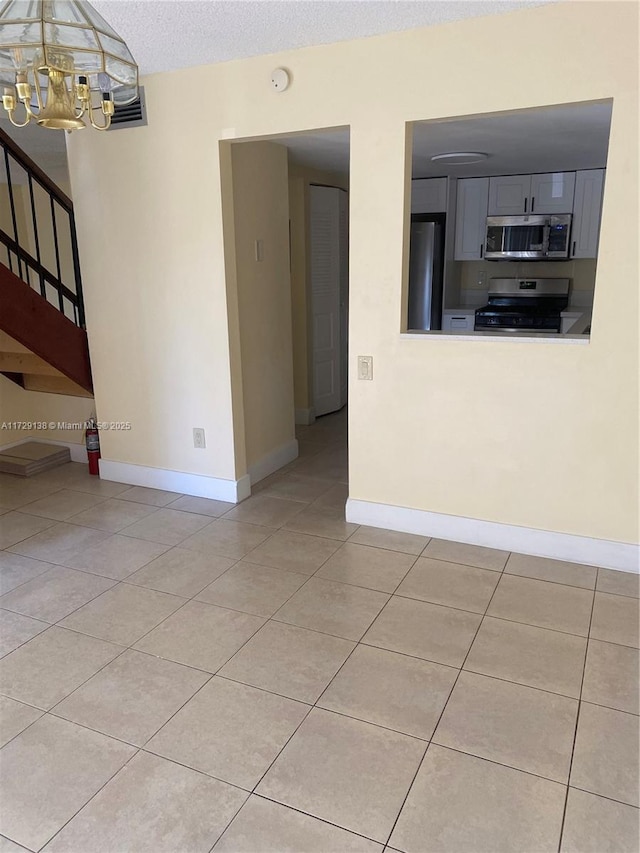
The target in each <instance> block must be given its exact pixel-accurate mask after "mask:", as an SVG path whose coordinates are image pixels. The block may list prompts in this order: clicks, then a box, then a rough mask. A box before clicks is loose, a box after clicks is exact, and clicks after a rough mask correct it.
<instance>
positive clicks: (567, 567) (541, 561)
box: [505, 554, 598, 589]
mask: <svg viewBox="0 0 640 853" xmlns="http://www.w3.org/2000/svg"><path fill="white" fill-rule="evenodd" d="M505 572H507V573H508V574H511V575H520V576H521V577H525V578H537V579H538V580H541V581H552V582H553V583H562V584H566V585H567V586H580V587H583V588H584V589H595V585H596V575H597V574H598V569H597V568H596V567H595V566H584V565H582V564H579V563H566V562H564V561H563V560H550V559H547V558H546V557H532V556H530V555H528V554H511V556H510V557H509V559H508V560H507V565H506V566H505Z"/></svg>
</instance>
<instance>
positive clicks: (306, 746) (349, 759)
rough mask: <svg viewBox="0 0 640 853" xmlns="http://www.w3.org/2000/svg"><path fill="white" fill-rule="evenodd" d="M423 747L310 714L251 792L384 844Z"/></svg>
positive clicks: (386, 733) (317, 713) (331, 716)
mask: <svg viewBox="0 0 640 853" xmlns="http://www.w3.org/2000/svg"><path fill="white" fill-rule="evenodd" d="M424 748H425V745H424V742H423V741H419V740H416V739H414V738H410V737H407V736H406V735H401V734H398V733H397V732H391V731H388V730H387V729H381V728H380V727H378V726H372V725H370V724H369V723H363V722H361V721H360V720H352V719H350V718H349V717H343V716H341V715H339V714H332V713H331V712H329V711H322V710H319V709H314V710H313V711H311V714H310V715H309V717H308V718H307V719H306V720H305V722H304V723H303V724H302V726H301V727H300V729H299V730H298V731H297V732H296V734H295V735H294V737H293V738H292V739H291V740H290V742H289V743H288V744H287V746H286V747H285V748H284V750H283V751H282V753H281V754H280V755H279V756H278V759H277V760H276V762H275V763H274V765H273V767H272V768H271V769H270V770H269V772H268V773H267V774H266V776H265V778H264V779H263V780H262V782H261V783H260V784H259V785H258V788H257V793H259V794H264V795H265V796H266V797H269V798H270V799H274V800H277V801H278V802H280V803H283V804H284V805H289V806H292V807H293V808H295V809H298V810H300V811H303V812H306V813H307V814H311V815H314V816H315V817H319V818H321V819H323V820H327V821H329V822H331V823H334V824H336V825H338V826H341V827H343V828H344V829H348V830H351V831H352V832H357V833H359V834H361V835H366V836H368V837H369V838H372V839H374V840H376V841H381V842H384V841H386V839H387V836H388V835H389V833H390V831H391V828H392V826H393V823H394V821H395V819H396V817H397V815H398V813H399V811H400V808H401V807H402V802H403V800H404V797H405V796H406V794H407V791H408V790H409V787H410V785H411V782H412V780H413V776H414V774H415V772H416V770H417V769H418V765H419V764H420V760H421V759H422V756H423V753H424ZM309 768H313V772H309Z"/></svg>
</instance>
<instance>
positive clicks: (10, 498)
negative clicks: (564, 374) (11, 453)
mask: <svg viewBox="0 0 640 853" xmlns="http://www.w3.org/2000/svg"><path fill="white" fill-rule="evenodd" d="M60 488H61V487H60V486H59V485H56V484H52V483H48V482H44V480H43V478H42V476H39V477H35V478H33V477H30V478H29V479H23V478H22V477H11V476H10V475H9V474H3V475H2V476H1V477H0V507H2V508H3V509H8V510H11V509H18V507H21V506H25V504H30V503H33V501H37V500H39V499H40V498H43V497H45V496H46V495H50V494H52V493H53V492H57V491H58V490H59V489H60Z"/></svg>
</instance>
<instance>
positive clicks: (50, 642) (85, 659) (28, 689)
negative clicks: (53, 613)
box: [0, 626, 122, 710]
mask: <svg viewBox="0 0 640 853" xmlns="http://www.w3.org/2000/svg"><path fill="white" fill-rule="evenodd" d="M121 652H122V648H121V647H120V646H116V645H113V644H112V643H105V642H103V641H102V640H96V639H94V638H93V637H87V636H85V635H84V634H76V633H75V632H74V631H65V630H64V628H57V627H55V626H53V627H51V628H49V630H48V631H45V632H44V633H42V634H39V635H38V636H37V637H34V638H33V639H32V640H29V642H28V643H25V644H24V645H23V646H20V648H19V649H16V650H15V651H14V652H11V654H9V655H7V656H6V657H5V658H2V660H1V661H0V691H2V693H4V695H5V696H10V697H11V698H12V699H17V700H18V701H20V702H26V703H27V704H29V705H35V706H36V707H38V708H43V709H44V710H48V709H50V708H53V706H54V705H55V704H57V703H58V702H60V701H61V700H62V699H64V697H65V696H68V695H69V693H71V691H72V690H75V689H76V687H79V686H80V685H81V684H82V683H83V682H84V681H86V680H87V679H88V678H91V676H92V675H94V674H95V673H96V672H97V671H98V670H99V669H101V668H102V667H103V666H105V664H107V663H109V661H112V660H113V659H114V658H115V657H117V656H118V655H119V654H120V653H121Z"/></svg>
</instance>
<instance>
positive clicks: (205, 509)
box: [167, 495, 234, 518]
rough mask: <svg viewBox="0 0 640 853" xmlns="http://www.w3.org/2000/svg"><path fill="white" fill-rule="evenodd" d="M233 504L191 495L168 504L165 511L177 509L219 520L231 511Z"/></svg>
mask: <svg viewBox="0 0 640 853" xmlns="http://www.w3.org/2000/svg"><path fill="white" fill-rule="evenodd" d="M233 506H234V504H232V503H228V502H227V501H216V500H213V499H212V498H195V497H192V496H191V495H183V496H182V497H181V498H178V499H177V500H175V501H172V502H171V503H170V504H167V509H179V510H181V512H195V513H197V514H198V515H208V516H209V517H210V518H219V517H220V516H221V515H224V514H225V512H227V511H228V510H230V509H232V508H233Z"/></svg>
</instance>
